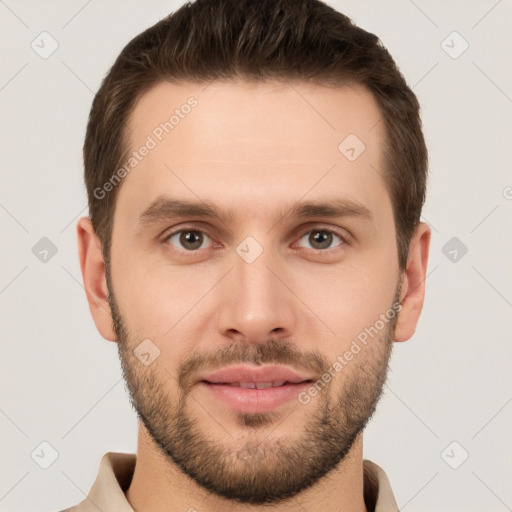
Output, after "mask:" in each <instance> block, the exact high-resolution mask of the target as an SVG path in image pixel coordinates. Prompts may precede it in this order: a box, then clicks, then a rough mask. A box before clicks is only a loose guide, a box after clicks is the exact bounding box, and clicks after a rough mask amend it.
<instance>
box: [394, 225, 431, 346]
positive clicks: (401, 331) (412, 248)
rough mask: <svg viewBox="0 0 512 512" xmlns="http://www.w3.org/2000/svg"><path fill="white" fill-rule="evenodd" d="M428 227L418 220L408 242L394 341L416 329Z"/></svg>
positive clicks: (421, 306) (420, 308) (400, 339)
mask: <svg viewBox="0 0 512 512" xmlns="http://www.w3.org/2000/svg"><path fill="white" fill-rule="evenodd" d="M430 234H431V231H430V227H429V226H428V224H426V223H425V222H420V223H419V225H418V227H417V228H416V231H415V233H414V235H413V237H412V239H411V243H410V244H409V257H408V259H407V265H406V269H405V271H404V273H403V281H402V289H401V291H400V302H401V304H402V309H401V310H400V313H399V315H398V320H397V324H396V329H395V334H394V337H395V341H407V340H408V339H409V338H411V337H412V335H413V334H414V331H415V330H416V325H417V324H418V320H419V317H420V313H421V310H422V309H423V300H424V298H425V279H426V274H427V264H428V254H429V249H430Z"/></svg>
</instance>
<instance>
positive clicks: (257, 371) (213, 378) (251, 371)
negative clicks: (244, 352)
mask: <svg viewBox="0 0 512 512" xmlns="http://www.w3.org/2000/svg"><path fill="white" fill-rule="evenodd" d="M311 379H312V377H311V376H310V375H302V374H300V373H297V372H295V371H293V370H291V369H290V368H287V367H285V366H262V367H257V368H255V367H251V366H246V365H240V366H229V367H227V368H223V369H221V370H219V371H216V372H213V373H203V374H201V375H199V376H198V378H197V381H198V382H201V381H207V382H210V383H212V384H221V383H222V384H229V383H233V382H256V383H259V382H274V381H285V382H292V383H298V382H303V381H306V380H311Z"/></svg>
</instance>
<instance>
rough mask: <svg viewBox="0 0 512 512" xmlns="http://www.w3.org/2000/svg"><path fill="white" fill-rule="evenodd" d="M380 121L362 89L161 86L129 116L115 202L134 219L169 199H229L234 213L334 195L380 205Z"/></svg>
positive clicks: (218, 84) (278, 85) (276, 84)
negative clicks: (127, 158) (126, 153)
mask: <svg viewBox="0 0 512 512" xmlns="http://www.w3.org/2000/svg"><path fill="white" fill-rule="evenodd" d="M380 120H381V112H380V109H379V107H378V105H377V103H376V101H375V99H374V97H373V95H372V94H371V93H370V92H368V91H367V90H366V89H364V88H362V87H360V86H345V87H340V88H331V87H325V86H320V85H314V84H308V83H304V82H288V83H284V82H265V83H264V82H251V83H250V82H244V81H242V82H236V83H235V82H229V81H214V82H211V83H210V84H198V83H181V84H176V83H168V82H162V83H159V84H157V85H155V86H153V87H152V88H151V89H150V90H149V91H148V92H146V93H145V94H144V95H143V96H142V97H141V98H140V100H139V101H138V102H137V104H136V106H135V108H134V110H133V112H132V115H131V116H130V119H129V123H128V130H127V142H128V144H129V147H130V154H131V155H132V156H131V161H132V162H131V163H133V164H134V165H133V166H130V165H128V166H127V167H126V169H127V171H128V172H127V173H126V177H125V178H124V181H125V183H123V186H122V187H121V190H120V191H119V196H120V197H119V198H118V202H119V203H123V204H124V205H125V206H126V207H127V211H126V212H124V213H126V214H130V213H133V214H135V212H138V213H139V214H140V212H142V211H143V210H144V209H145V208H146V207H147V205H148V204H150V203H151V202H152V201H154V200H155V199H156V198H157V197H158V196H161V195H162V194H164V193H166V192H168V193H170V194H171V195H172V196H182V197H184V196H187V198H189V199H195V200H197V199H201V198H204V199H208V200H211V199H217V201H218V202H219V203H222V202H223V201H225V202H228V201H229V202H230V206H232V207H233V209H235V210H236V209H237V208H241V209H243V208H244V207H246V208H248V207H249V206H251V201H252V202H253V205H268V206H270V205H271V204H272V201H273V200H274V201H275V200H276V198H277V199H278V200H280V201H283V202H287V201H288V200H290V201H296V200H298V199H300V198H301V197H304V196H305V195H309V196H310V197H309V198H311V196H312V195H313V196H315V195H321V194H322V193H323V194H330V195H331V196H332V194H333V192H334V191H336V190H339V192H340V194H342V195H345V196H348V197H349V198H352V199H355V200H357V201H358V202H360V203H365V202H366V203H371V202H375V201H376V200H379V197H380V200H381V202H382V192H383V190H384V183H383V181H382V172H383V167H384V165H383V164H384V162H383V155H382V144H383V136H384V134H383V132H382V129H383V128H382V127H383V123H380V122H379V121H380ZM144 148H146V149H144ZM142 153H143V155H142ZM133 155H135V156H133ZM357 196H358V197H357ZM248 200H249V202H247V201H248ZM280 210H281V208H280Z"/></svg>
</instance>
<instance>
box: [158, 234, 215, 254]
mask: <svg viewBox="0 0 512 512" xmlns="http://www.w3.org/2000/svg"><path fill="white" fill-rule="evenodd" d="M207 239H208V240H210V237H209V236H208V235H207V234H206V233H203V232H202V231H199V230H197V229H181V230H180V231H175V232H174V233H171V234H170V235H169V236H168V237H167V238H166V241H168V242H169V243H171V245H174V246H175V247H177V248H178V249H184V250H186V251H196V250H198V249H204V247H202V245H203V243H204V242H205V240H207ZM173 240H174V242H173ZM176 243H178V244H179V245H178V246H177V245H176Z"/></svg>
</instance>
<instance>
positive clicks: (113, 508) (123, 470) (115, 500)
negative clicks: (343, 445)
mask: <svg viewBox="0 0 512 512" xmlns="http://www.w3.org/2000/svg"><path fill="white" fill-rule="evenodd" d="M136 460H137V455H136V454H134V453H120V452H108V453H106V454H105V455H103V457H102V459H101V462H100V468H99V471H98V476H97V477H96V480H95V482H94V484H93V485H92V487H91V490H90V491H89V495H88V497H87V498H86V499H84V500H83V501H82V502H80V503H79V504H78V505H77V507H75V508H74V509H73V508H72V509H68V510H70V511H72V512H98V510H101V511H102V512H134V510H133V508H132V507H131V506H130V504H129V503H128V500H127V499H126V497H125V495H124V493H125V492H126V491H127V489H128V487H129V486H130V483H131V480H132V477H133V472H134V470H135V462H136ZM363 475H364V500H365V504H366V507H367V508H368V510H369V511H370V512H398V506H397V504H396V501H395V497H394V495H393V491H392V489H391V484H390V482H389V479H388V477H387V475H386V473H385V472H384V470H383V469H382V468H381V467H380V466H378V465H377V464H375V463H374V462H372V461H370V460H367V459H366V460H364V461H363ZM62 512H66V511H62Z"/></svg>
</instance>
